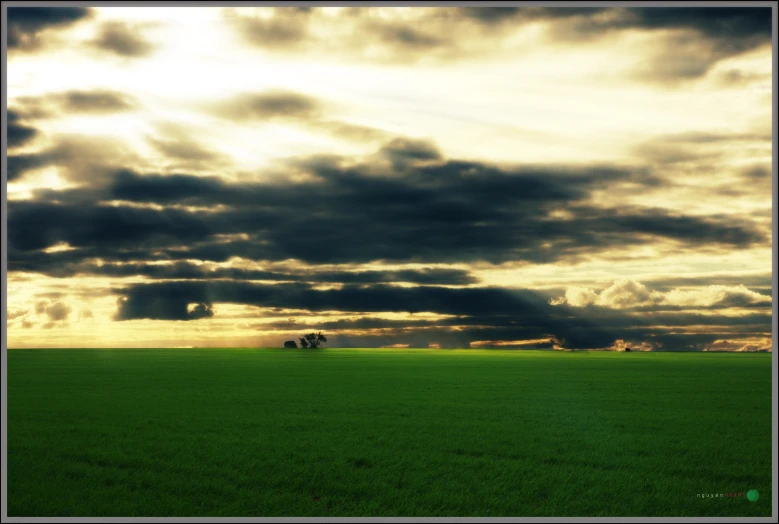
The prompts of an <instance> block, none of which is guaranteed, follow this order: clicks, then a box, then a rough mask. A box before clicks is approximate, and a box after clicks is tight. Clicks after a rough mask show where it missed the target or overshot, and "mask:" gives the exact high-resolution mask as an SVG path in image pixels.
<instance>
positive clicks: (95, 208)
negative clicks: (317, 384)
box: [7, 7, 772, 351]
mask: <svg viewBox="0 0 779 524" xmlns="http://www.w3.org/2000/svg"><path fill="white" fill-rule="evenodd" d="M8 21H9V22H8V28H9V32H8V78H7V85H8V126H7V133H8V170H7V177H8V178H7V180H8V183H7V195H8V345H9V347H183V346H213V347H262V346H270V347H280V346H281V345H282V344H283V342H284V341H285V340H290V339H297V337H298V336H300V335H302V334H304V333H307V332H310V331H313V330H322V331H324V332H325V333H327V334H328V335H329V337H328V338H329V342H328V345H330V346H333V347H335V346H342V347H379V346H391V345H410V346H411V347H428V346H430V347H437V346H440V347H469V346H470V347H474V348H475V347H518V348H557V349H560V348H577V349H585V348H589V349H621V348H624V347H625V346H626V345H627V346H629V347H632V348H635V349H644V350H669V351H679V350H707V351H714V350H731V351H748V350H770V349H771V236H772V231H771V205H772V198H771V143H772V142H771V114H772V111H771V109H772V108H771V103H772V102H771V101H772V96H771V65H772V61H771V9H770V8H737V7H731V8H711V7H708V8H631V9H625V8H586V7H581V8H540V7H523V8H455V7H436V8H422V7H414V8H376V7H372V8H359V7H351V8H313V9H312V8H295V7H285V8H267V7H266V8H250V7H246V8H193V7H177V8H173V7H169V8H167V7H166V8H163V7H155V8H135V7H132V8H125V7H110V8H91V9H86V8H77V7H69V8H65V7H63V8H8Z"/></svg>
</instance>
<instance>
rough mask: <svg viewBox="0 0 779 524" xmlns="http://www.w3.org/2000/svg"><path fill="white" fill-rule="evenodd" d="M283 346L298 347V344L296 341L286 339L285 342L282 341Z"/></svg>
mask: <svg viewBox="0 0 779 524" xmlns="http://www.w3.org/2000/svg"><path fill="white" fill-rule="evenodd" d="M284 347H285V348H296V347H298V345H297V343H295V341H294V340H287V341H286V342H284Z"/></svg>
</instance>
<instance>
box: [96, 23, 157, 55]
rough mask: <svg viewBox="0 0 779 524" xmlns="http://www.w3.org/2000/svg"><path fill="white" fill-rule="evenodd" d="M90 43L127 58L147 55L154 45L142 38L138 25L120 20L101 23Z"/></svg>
mask: <svg viewBox="0 0 779 524" xmlns="http://www.w3.org/2000/svg"><path fill="white" fill-rule="evenodd" d="M92 45H93V46H94V47H96V48H97V49H100V50H103V51H107V52H110V53H115V54H117V55H120V56H124V57H128V58H140V57H144V56H148V55H150V54H151V53H152V52H153V51H154V47H155V46H154V44H152V43H151V42H148V41H146V40H145V39H144V38H143V36H142V34H141V29H140V28H139V27H133V26H130V25H128V24H125V23H122V22H105V23H103V25H102V26H101V27H100V32H99V34H98V37H97V38H96V39H95V40H94V41H93V42H92Z"/></svg>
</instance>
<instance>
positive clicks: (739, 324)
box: [115, 282, 771, 350]
mask: <svg viewBox="0 0 779 524" xmlns="http://www.w3.org/2000/svg"><path fill="white" fill-rule="evenodd" d="M117 291H118V292H119V293H120V294H121V295H122V296H121V298H120V299H119V301H118V307H117V312H116V315H115V319H116V320H133V319H166V320H192V319H193V318H192V317H191V316H190V314H189V313H187V307H188V305H190V304H202V305H203V309H207V310H211V307H212V305H213V304H215V303H216V304H218V303H232V304H245V305H254V306H263V307H282V308H287V309H297V310H304V311H325V310H327V311H333V310H336V311H344V312H354V313H361V314H364V313H371V312H381V311H395V312H422V311H426V312H435V313H439V314H449V315H460V316H461V318H448V319H444V320H440V321H429V320H425V319H422V320H417V319H413V317H412V318H408V319H405V320H398V321H391V320H384V319H375V318H362V319H355V320H339V321H334V322H332V321H331V322H327V321H326V322H325V323H320V324H316V326H315V327H316V328H318V329H328V330H336V331H345V332H346V333H348V332H349V331H350V330H351V331H353V330H375V329H380V330H387V331H388V332H387V333H386V335H387V342H383V343H411V344H413V345H414V346H415V347H420V345H421V347H426V344H427V343H433V342H441V341H448V342H447V344H448V345H450V347H456V346H459V347H468V344H469V343H470V342H471V341H476V340H489V341H499V340H528V339H552V338H553V339H555V340H557V341H558V342H560V343H561V344H562V346H563V347H568V348H577V349H596V348H605V347H609V346H611V345H612V344H613V343H614V341H615V340H618V339H623V340H646V341H650V342H662V343H663V344H664V346H663V349H667V350H678V349H686V348H688V346H691V343H690V341H696V342H695V343H696V344H702V343H704V342H707V341H708V342H711V341H713V340H716V339H717V338H722V337H724V336H728V337H735V336H737V334H738V333H743V335H742V336H746V335H749V334H752V333H754V332H755V330H756V329H761V328H763V329H765V330H770V320H771V317H770V315H768V314H763V315H760V314H755V315H750V316H749V317H747V318H743V319H734V320H731V319H730V318H729V317H725V316H719V317H713V318H710V317H707V316H705V315H690V314H686V315H682V316H679V315H656V316H652V317H651V318H649V317H647V315H628V314H625V313H621V312H615V311H613V310H607V309H604V308H596V309H593V310H590V311H582V310H576V309H574V308H566V309H562V310H561V309H558V308H559V306H550V305H549V304H548V296H546V295H543V294H540V293H538V292H534V291H529V290H509V289H501V288H461V289H452V288H441V287H416V288H398V287H391V286H383V285H377V286H369V287H364V286H345V287H343V288H342V289H339V290H314V289H311V288H309V287H307V286H303V285H299V284H279V285H272V286H270V285H260V284H249V283H240V282H168V283H158V284H140V285H133V286H130V287H128V288H125V289H123V290H117ZM690 324H693V325H711V326H717V325H723V326H727V328H728V329H727V330H726V331H723V332H718V331H717V329H716V328H713V329H711V330H709V333H707V334H705V335H703V336H700V335H690V336H688V335H679V334H674V333H665V332H663V331H662V330H658V329H657V328H656V327H655V326H658V325H670V326H680V329H681V330H684V326H686V325H690ZM264 326H265V327H266V328H268V327H270V328H276V329H282V330H285V329H289V330H297V329H301V328H302V327H304V326H305V327H311V326H309V324H308V323H307V322H306V321H305V320H304V321H301V322H277V323H272V324H270V325H264ZM312 326H313V324H312ZM454 326H457V327H458V329H457V330H453V329H452V327H454ZM258 328H259V326H258ZM374 342H378V340H374ZM696 347H697V346H696Z"/></svg>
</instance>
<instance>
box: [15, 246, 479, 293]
mask: <svg viewBox="0 0 779 524" xmlns="http://www.w3.org/2000/svg"><path fill="white" fill-rule="evenodd" d="M143 254H148V253H143V252H142V253H138V254H136V256H138V255H143ZM99 255H100V253H98V252H96V251H95V250H90V249H87V250H83V249H82V250H77V251H66V252H60V253H50V254H48V255H47V254H45V253H39V252H34V251H33V252H21V251H18V250H15V251H14V253H13V258H14V261H15V268H16V270H17V271H30V272H39V273H44V274H47V275H49V276H53V277H57V278H67V277H73V276H78V275H88V276H111V277H130V276H144V277H149V278H152V279H156V280H183V279H192V280H215V279H232V280H242V281H252V280H265V281H280V282H311V283H319V284H341V283H345V284H376V283H393V282H406V283H413V284H425V285H433V284H437V285H455V286H461V285H468V284H475V283H476V279H475V278H474V277H473V276H471V275H470V274H469V273H468V272H467V271H463V270H457V269H432V268H427V269H414V270H398V271H286V272H285V271H262V270H250V269H238V268H214V269H207V268H204V267H203V266H201V265H198V264H192V263H189V262H183V261H178V262H175V263H172V264H168V265H160V264H148V263H144V262H129V263H117V264H113V263H103V264H95V263H92V262H84V259H89V258H96V257H98V256H99ZM113 261H114V260H112V262H113Z"/></svg>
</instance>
